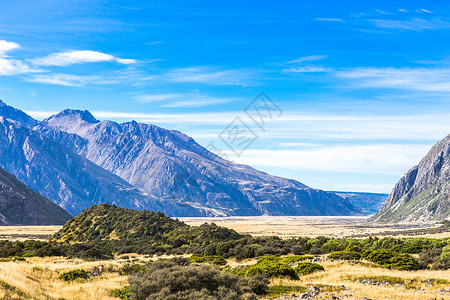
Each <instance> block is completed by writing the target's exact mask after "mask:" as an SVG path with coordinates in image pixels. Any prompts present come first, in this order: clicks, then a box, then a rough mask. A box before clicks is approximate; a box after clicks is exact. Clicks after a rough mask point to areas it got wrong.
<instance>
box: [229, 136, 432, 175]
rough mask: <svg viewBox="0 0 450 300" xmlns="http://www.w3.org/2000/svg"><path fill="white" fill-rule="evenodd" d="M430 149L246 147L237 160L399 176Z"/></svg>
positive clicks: (412, 146)
mask: <svg viewBox="0 0 450 300" xmlns="http://www.w3.org/2000/svg"><path fill="white" fill-rule="evenodd" d="M429 150H430V146H428V145H420V144H419V145H417V144H406V145H399V144H373V145H348V146H326V147H321V148H314V149H304V150H262V149H248V150H246V151H244V153H243V154H242V156H241V157H240V158H238V157H236V156H234V155H233V153H232V152H229V153H227V154H228V155H229V156H230V157H233V160H235V162H237V163H243V164H248V165H251V166H256V167H260V166H261V167H277V168H280V167H281V168H286V169H291V170H299V171H300V170H305V171H320V172H338V173H368V174H392V175H399V174H403V173H404V172H406V171H407V170H409V169H410V168H411V167H412V166H414V165H415V164H417V162H419V161H420V159H421V158H422V157H423V156H424V155H425V154H426V153H427V152H428V151H429Z"/></svg>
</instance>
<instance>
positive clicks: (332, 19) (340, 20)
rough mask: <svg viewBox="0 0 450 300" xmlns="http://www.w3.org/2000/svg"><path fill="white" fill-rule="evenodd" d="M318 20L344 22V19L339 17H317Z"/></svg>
mask: <svg viewBox="0 0 450 300" xmlns="http://www.w3.org/2000/svg"><path fill="white" fill-rule="evenodd" d="M315 20H316V21H326V22H344V20H342V19H338V18H315Z"/></svg>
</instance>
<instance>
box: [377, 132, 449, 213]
mask: <svg viewBox="0 0 450 300" xmlns="http://www.w3.org/2000/svg"><path fill="white" fill-rule="evenodd" d="M445 219H446V220H450V135H448V136H447V137H446V138H444V139H443V140H442V141H440V142H438V143H437V144H436V145H434V146H433V148H431V150H430V152H429V153H428V154H427V155H426V156H425V157H424V158H423V159H422V160H421V161H420V163H419V164H418V165H417V166H415V167H413V168H412V169H411V170H409V171H408V172H407V173H406V174H405V175H404V176H403V177H402V178H401V179H400V181H399V182H398V183H397V184H396V185H395V187H394V189H393V190H392V192H391V194H390V195H389V198H388V199H387V201H386V203H385V204H384V205H383V207H382V208H381V210H380V211H379V212H378V213H377V214H376V215H375V216H374V217H373V218H372V220H373V221H378V222H407V221H433V220H445Z"/></svg>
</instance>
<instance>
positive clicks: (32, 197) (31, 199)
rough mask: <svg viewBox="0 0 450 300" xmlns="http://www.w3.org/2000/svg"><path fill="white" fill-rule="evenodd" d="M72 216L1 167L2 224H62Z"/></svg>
mask: <svg viewBox="0 0 450 300" xmlns="http://www.w3.org/2000/svg"><path fill="white" fill-rule="evenodd" d="M71 217H72V216H71V215H70V214H69V213H68V212H67V211H65V210H64V209H63V208H61V207H59V206H58V205H56V204H55V203H53V202H52V201H50V200H49V199H47V198H45V197H44V196H41V195H40V194H38V193H36V192H35V191H33V190H32V189H31V188H29V187H28V186H27V185H26V184H24V183H23V182H21V181H20V180H18V179H17V178H16V177H15V176H14V175H13V174H11V173H9V172H7V171H5V170H4V169H2V168H0V225H62V224H64V223H65V222H66V221H67V220H69V219H70V218H71Z"/></svg>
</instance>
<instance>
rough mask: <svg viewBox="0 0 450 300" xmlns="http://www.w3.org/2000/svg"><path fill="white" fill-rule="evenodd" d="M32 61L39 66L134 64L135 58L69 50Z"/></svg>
mask: <svg viewBox="0 0 450 300" xmlns="http://www.w3.org/2000/svg"><path fill="white" fill-rule="evenodd" d="M30 62H31V63H33V64H35V65H39V66H69V65H73V64H83V63H96V62H117V63H119V64H133V63H136V62H137V61H136V60H134V59H123V58H118V57H115V56H113V55H110V54H106V53H101V52H97V51H90V50H84V51H68V52H60V53H52V54H50V55H48V56H46V57H42V58H35V59H31V60H30Z"/></svg>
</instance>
